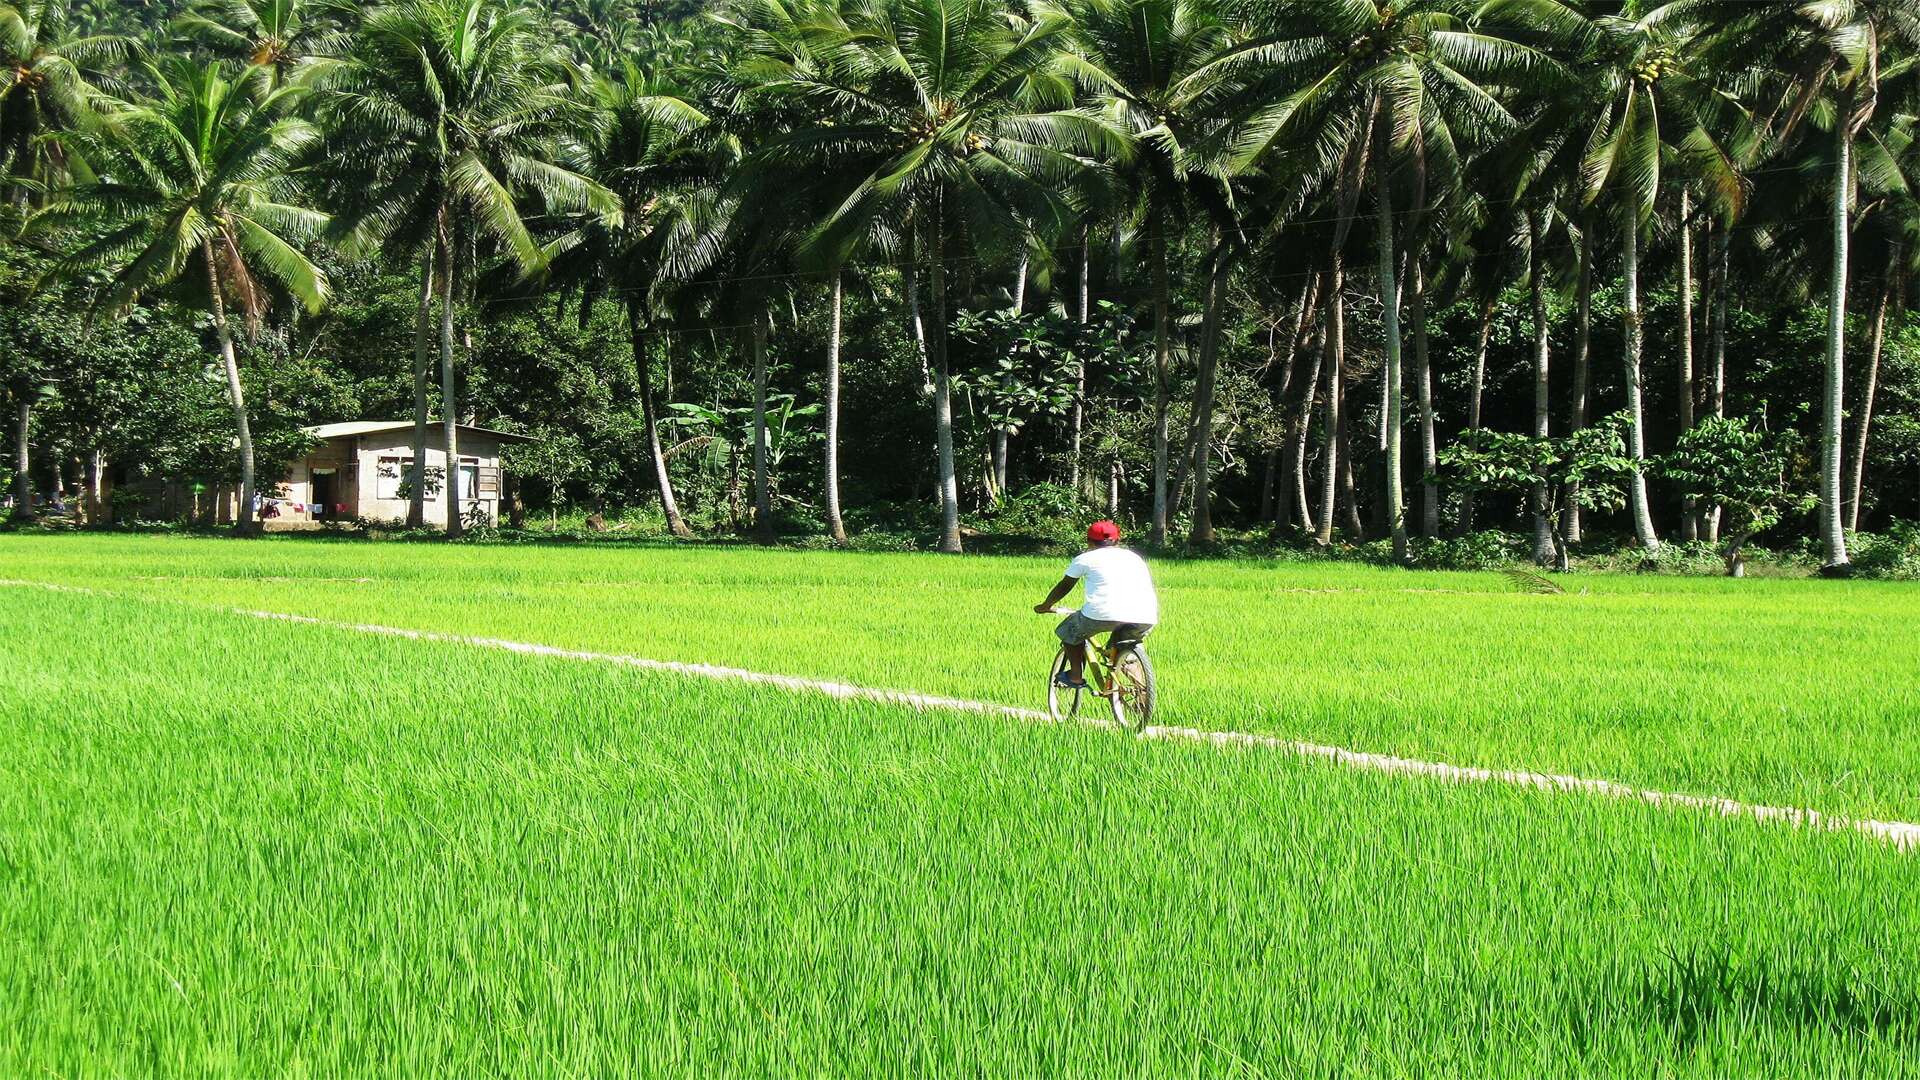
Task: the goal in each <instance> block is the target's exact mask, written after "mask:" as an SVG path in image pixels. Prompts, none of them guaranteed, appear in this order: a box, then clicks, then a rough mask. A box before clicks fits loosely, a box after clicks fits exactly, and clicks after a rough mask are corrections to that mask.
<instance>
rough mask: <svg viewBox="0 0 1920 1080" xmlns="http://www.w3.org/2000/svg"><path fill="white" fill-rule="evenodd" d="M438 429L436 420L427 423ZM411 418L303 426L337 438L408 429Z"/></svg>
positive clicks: (508, 436)
mask: <svg viewBox="0 0 1920 1080" xmlns="http://www.w3.org/2000/svg"><path fill="white" fill-rule="evenodd" d="M428 426H429V427H431V428H434V429H436V430H437V429H439V428H440V424H439V422H438V421H436V422H434V423H432V424H430V425H428ZM456 426H457V427H458V428H459V429H460V430H461V431H471V432H474V433H475V434H479V435H491V436H493V437H494V438H496V439H500V440H502V441H505V442H537V441H538V440H537V439H535V438H534V437H533V436H531V435H516V434H515V433H513V432H511V431H495V430H493V429H492V428H483V427H475V426H473V425H472V424H459V425H456ZM412 429H413V421H411V420H349V421H347V422H346V423H343V424H315V425H313V426H311V427H308V428H304V429H303V430H304V431H306V433H307V434H309V435H311V436H313V437H314V438H316V439H339V438H345V437H346V436H349V435H374V434H378V433H380V432H386V431H410V430H412Z"/></svg>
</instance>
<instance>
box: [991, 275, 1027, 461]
mask: <svg viewBox="0 0 1920 1080" xmlns="http://www.w3.org/2000/svg"><path fill="white" fill-rule="evenodd" d="M1031 258H1032V255H1031V253H1029V252H1025V251H1022V252H1021V254H1020V268H1019V271H1018V275H1019V276H1018V277H1016V278H1015V279H1014V282H1013V313H1014V314H1015V315H1024V314H1026V310H1027V267H1028V263H1029V260H1030V259H1031ZM1000 385H1001V387H1002V389H1005V388H1006V387H1007V385H1008V381H1007V377H1005V376H1002V377H1001V380H1000ZM1011 439H1012V435H1011V434H1010V433H1009V432H1008V431H1007V429H1006V428H1004V427H1000V426H998V425H995V427H994V429H993V491H994V498H995V499H1001V498H1005V497H1006V493H1007V455H1008V453H1009V450H1010V447H1009V445H1008V444H1009V442H1010V441H1011Z"/></svg>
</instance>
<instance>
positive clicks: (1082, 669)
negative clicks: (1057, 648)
mask: <svg viewBox="0 0 1920 1080" xmlns="http://www.w3.org/2000/svg"><path fill="white" fill-rule="evenodd" d="M1066 652H1067V673H1068V674H1070V675H1072V676H1073V681H1074V682H1084V681H1085V680H1086V676H1087V644H1086V642H1084V641H1083V642H1081V643H1080V644H1078V645H1068V646H1067V647H1066Z"/></svg>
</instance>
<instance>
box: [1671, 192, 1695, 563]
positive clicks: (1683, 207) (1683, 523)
mask: <svg viewBox="0 0 1920 1080" xmlns="http://www.w3.org/2000/svg"><path fill="white" fill-rule="evenodd" d="M1692 214H1693V197H1692V195H1691V193H1689V192H1688V191H1687V189H1686V188H1684V187H1683V188H1681V189H1680V266H1679V269H1678V276H1679V285H1680V363H1679V365H1678V367H1679V370H1678V371H1677V372H1675V376H1676V381H1677V383H1678V385H1676V386H1675V387H1674V391H1675V393H1676V394H1677V395H1678V401H1679V404H1680V434H1682V435H1685V434H1686V433H1687V432H1689V431H1692V430H1693V224H1692V222H1691V221H1689V220H1688V219H1689V218H1690V217H1691V216H1692ZM1699 538H1700V504H1699V501H1698V500H1697V499H1695V498H1694V497H1693V496H1691V495H1688V496H1686V497H1685V498H1683V499H1682V500H1681V502H1680V539H1681V540H1683V541H1693V540H1698V539H1699Z"/></svg>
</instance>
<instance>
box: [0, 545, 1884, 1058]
mask: <svg viewBox="0 0 1920 1080" xmlns="http://www.w3.org/2000/svg"><path fill="white" fill-rule="evenodd" d="M174 550H176V551H178V550H181V549H178V548H176V549H174ZM189 550H194V551H199V550H203V549H197V548H196V549H189ZM204 550H206V551H209V552H213V551H219V552H224V551H225V550H226V549H224V548H207V549H204ZM256 552H259V554H256ZM10 554H11V553H10ZM242 554H244V556H245V558H247V559H249V560H251V559H257V558H262V557H274V558H287V557H289V556H287V555H284V554H282V553H280V552H277V551H273V550H270V549H269V548H268V547H266V546H262V547H258V548H249V549H246V550H244V551H243V553H242ZM380 554H381V556H382V557H387V556H385V553H384V552H383V553H380ZM461 554H462V555H463V557H464V553H461ZM729 554H732V553H729ZM222 557H225V556H224V555H223V556H222ZM430 562H431V560H423V562H422V563H421V564H418V565H417V566H416V567H415V568H416V569H417V570H418V571H419V572H420V573H421V574H422V575H423V577H420V578H415V579H413V580H414V581H415V583H416V585H417V584H419V583H421V582H422V581H433V582H437V583H439V585H440V587H441V588H449V587H452V585H451V583H450V581H449V579H448V578H447V577H444V576H442V575H441V574H439V573H428V572H427V569H426V566H427V563H430ZM129 563H133V565H129ZM715 565H716V566H724V567H730V568H732V569H734V570H735V571H736V573H737V572H739V570H738V567H739V566H741V565H745V563H744V562H743V563H738V564H730V563H718V564H715ZM835 565H836V566H837V565H839V564H835ZM911 565H913V564H911V563H908V564H900V566H898V567H889V569H890V570H893V569H899V568H901V567H904V566H911ZM965 565H966V564H957V563H941V564H937V567H934V568H929V569H928V570H926V571H924V572H925V573H928V574H932V573H934V572H936V569H937V570H938V571H939V572H943V573H944V572H949V571H948V569H947V568H948V567H964V566H965ZM183 566H184V567H185V568H186V569H187V570H188V572H193V571H201V572H204V571H205V570H208V569H211V568H214V565H213V564H211V563H210V561H208V560H205V559H203V560H201V561H200V562H199V564H198V565H192V563H191V561H190V560H182V561H181V562H177V563H176V564H175V569H176V571H178V570H180V569H182V567H183ZM251 566H253V567H255V568H259V569H265V567H264V566H262V565H261V564H259V563H253V564H251ZM219 568H221V569H237V567H234V566H233V565H232V564H222V565H220V567H219ZM42 569H45V568H44V567H42ZM112 569H113V570H114V571H115V572H116V573H120V574H124V575H126V576H127V578H128V579H129V580H130V579H131V578H132V577H133V576H134V575H135V573H136V572H137V571H140V570H141V569H142V568H141V567H140V566H139V565H138V564H137V562H135V560H132V559H129V560H128V561H127V562H122V563H119V564H117V565H115V566H113V568H112ZM316 569H317V566H316ZM334 569H335V570H338V569H339V568H338V567H335V568H334ZM363 569H373V567H364V568H363ZM796 569H797V567H796ZM1194 572H1195V573H1200V572H1201V571H1200V570H1199V568H1195V570H1194ZM9 573H14V574H17V573H18V564H17V562H16V563H15V565H14V567H13V568H11V569H10V571H9ZM515 573H517V574H520V575H524V576H525V577H536V576H537V573H538V571H537V568H535V567H534V566H533V565H532V563H531V561H530V562H529V563H527V564H521V565H520V566H519V567H518V568H517V569H510V570H509V572H508V578H511V576H512V575H513V574H515ZM1179 573H1181V571H1176V572H1175V573H1174V574H1172V575H1170V576H1173V577H1176V578H1177V577H1178V576H1179ZM268 576H279V575H268ZM715 576H716V578H717V577H719V576H721V575H719V574H717V573H716V575H715ZM261 584H262V585H263V586H264V585H266V584H267V583H264V582H263V583H261ZM223 587H224V586H223ZM500 587H504V588H510V589H520V588H528V587H544V586H537V585H532V586H530V585H529V584H528V583H527V582H526V581H525V580H507V579H503V580H502V581H501V582H500ZM553 587H555V588H562V589H564V588H567V587H574V588H578V587H580V586H577V585H574V586H567V585H565V584H563V583H554V585H553ZM355 588H364V587H363V586H355ZM403 592H404V590H403V589H400V588H394V589H393V594H394V595H396V596H397V595H400V594H402V593H403ZM196 595H197V596H198V594H196ZM315 595H318V594H315ZM1490 595H1492V594H1490ZM199 598H200V599H206V598H207V597H199ZM226 598H227V599H231V597H226ZM854 599H858V597H856V598H854ZM309 600H310V601H311V597H309ZM634 606H635V607H636V608H639V607H642V606H644V605H643V602H642V601H639V600H637V599H636V601H635V604H634ZM853 609H854V606H852V605H850V606H849V607H848V608H846V609H843V610H848V611H851V610H853ZM437 610H439V609H436V608H435V607H433V606H432V605H429V604H421V605H419V606H416V607H413V608H409V609H407V613H408V614H411V615H412V616H414V617H418V618H427V617H431V616H432V615H433V614H434V613H435V612H436V611H437ZM962 621H964V620H962ZM1210 625H1214V624H1210ZM0 628H4V630H5V633H4V634H0V649H3V650H4V662H5V663H6V665H7V669H8V671H9V673H10V678H9V679H7V680H4V681H0V743H3V744H4V745H5V746H7V747H8V753H6V754H5V755H0V940H4V941H5V942H6V943H7V947H6V948H5V949H0V1074H6V1075H75V1074H102V1075H111V1074H128V1075H196V1076H198V1075H234V1076H257V1075H263V1074H280V1073H288V1074H310V1075H376V1074H377V1075H418V1074H458V1075H524V1076H554V1077H569V1076H588V1075H610V1074H622V1073H641V1074H679V1075H794V1074H816V1075H817V1074H830V1075H901V1074H942V1075H946V1074H954V1073H969V1074H983V1075H1019V1076H1030V1075H1061V1076H1071V1075H1099V1076H1112V1075H1137V1076H1148V1075H1153V1076H1158V1075H1171V1074H1176V1073H1178V1074H1230V1075H1247V1076H1274V1077H1278V1076H1320V1075H1463V1074H1466V1075H1477V1076H1540V1075H1592V1076H1619V1075H1672V1076H1702V1077H1707V1076H1712V1077H1723V1076H1734V1075H1738V1076H1804V1075H1823V1076H1893V1075H1900V1074H1903V1073H1911V1072H1912V1070H1913V1062H1914V1061H1915V1060H1920V1000H1916V996H1915V992H1914V989H1913V988H1914V986H1915V979H1914V975H1915V968H1914V964H1915V961H1914V957H1915V955H1916V944H1917V943H1920V906H1916V905H1915V904H1914V903H1913V902H1912V897H1913V896H1914V895H1916V887H1917V886H1920V860H1917V859H1916V858H1915V857H1914V856H1913V855H1911V854H1907V853H1901V852H1898V851H1895V850H1893V849H1891V848H1888V847H1886V846H1884V845H1880V844H1876V843H1873V842H1871V841H1868V840H1865V839H1862V838H1859V837H1856V836H1852V835H1849V834H1841V833H1825V832H1808V831H1791V830H1785V829H1779V828H1774V827H1768V826H1763V825H1758V824H1753V823H1749V822H1744V821H1738V820H1722V819H1717V818H1713V817H1709V816H1705V815H1696V814H1674V813H1671V812H1669V811H1665V810H1661V809H1658V808H1652V807H1646V806H1641V805H1638V804H1634V803H1622V802H1617V801H1612V800H1595V799H1581V798H1569V797H1565V796H1556V795H1548V794H1542V793H1537V792H1527V791H1519V790H1510V789H1502V788H1487V787H1461V786H1454V785H1447V784H1440V783H1432V782H1426V781H1417V780H1399V779H1386V778H1381V777H1377V776H1369V775H1365V774H1359V773H1351V772H1346V771H1342V770H1338V769H1334V768H1329V767H1326V766H1320V765H1314V764H1310V763H1305V762H1301V761H1298V760H1295V759H1291V758H1287V757H1284V756H1280V755H1275V754H1270V753H1260V752H1221V751H1218V750H1213V749H1208V748H1202V747H1192V746H1181V745H1177V744H1160V743H1143V742H1139V741H1135V740H1131V739H1124V738H1119V737H1116V736H1114V735H1112V734H1111V733H1107V732H1100V731H1093V730H1084V729H1074V728H1060V727H1050V726H1035V725H1028V724H1023V723H1021V722H1019V721H1015V720H1009V719H1004V718H997V717H992V716H980V715H973V714H969V715H952V714H944V713H938V712H919V711H913V710H907V709H901V708H895V707H887V706H881V705H875V704H871V703H863V702H843V701H836V700H833V699H830V698H825V697H820V696H808V695H793V694H786V693H780V692H777V691H773V690H768V689H764V688H756V687H750V686H737V685H729V684H724V683H718V682H711V681H700V680H690V679H685V678H680V677H675V676H671V675H659V674H651V673H646V672H638V671H633V670H629V669H623V668H618V667H614V666H610V665H596V664H589V663H579V662H574V661H567V660H562V659H550V658H538V657H521V656H514V655H509V654H505V653H500V652H496V651H488V650H480V649H473V648H470V647H465V646H460V645H455V644H441V643H433V642H422V641H408V640H403V639H394V638H388V637H379V636H369V635H364V634H353V633H348V632H343V631H337V630H330V629H326V628H322V627H314V626H307V625H298V624H290V623H279V622H263V621H261V620H254V619H245V618H241V617H237V616H233V615H229V614H223V613H220V612H216V611H210V610H207V609H205V608H202V607H194V606H190V605H186V604H167V603H153V602H148V601H128V600H123V599H114V598H107V597H99V596H87V595H78V594H71V593H66V594H56V593H50V592H46V591H42V590H33V589H17V588H16V589H0ZM1216 628H1217V627H1216ZM864 632H865V633H868V634H871V633H872V631H871V630H867V631H864ZM969 632H970V631H960V633H961V634H962V635H963V636H964V634H966V633H969ZM656 640H658V639H656ZM867 640H868V641H869V643H870V647H871V642H872V641H873V640H874V639H873V638H871V637H869V638H868V639H867ZM908 644H910V643H908ZM1036 652H1037V651H1036ZM901 654H902V655H907V656H924V655H927V654H925V653H918V654H916V653H914V652H913V650H911V649H910V648H909V649H903V650H902V652H901ZM839 655H842V656H847V655H851V654H850V653H842V654H839ZM914 670H916V669H914V668H911V667H909V668H906V669H904V671H905V672H906V673H911V672H912V671H914ZM1010 688H1011V687H1009V689H1010Z"/></svg>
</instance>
